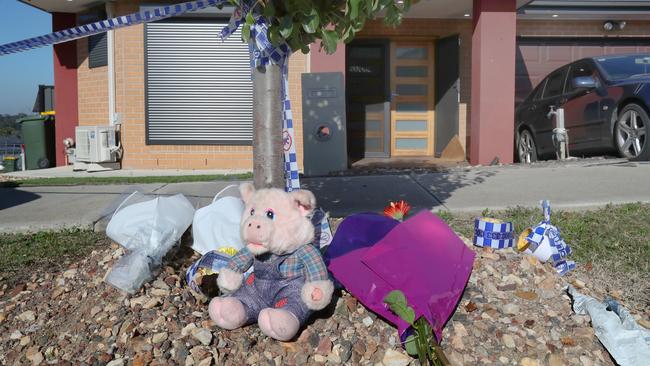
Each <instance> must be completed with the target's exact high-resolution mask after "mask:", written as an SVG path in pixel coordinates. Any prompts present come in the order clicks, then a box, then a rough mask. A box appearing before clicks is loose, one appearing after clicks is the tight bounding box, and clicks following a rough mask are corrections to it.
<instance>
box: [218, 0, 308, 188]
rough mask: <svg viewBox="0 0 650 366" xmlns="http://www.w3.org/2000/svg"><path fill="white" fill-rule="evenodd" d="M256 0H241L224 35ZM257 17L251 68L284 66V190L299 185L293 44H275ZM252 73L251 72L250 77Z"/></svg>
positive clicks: (234, 26) (239, 22)
mask: <svg viewBox="0 0 650 366" xmlns="http://www.w3.org/2000/svg"><path fill="white" fill-rule="evenodd" d="M253 4H255V1H251V0H242V1H241V2H240V8H241V10H239V9H238V10H237V11H235V13H233V15H232V17H231V18H230V21H229V23H228V25H227V26H226V27H224V28H223V29H222V30H221V38H222V39H225V38H228V37H229V36H230V35H231V34H233V33H234V32H235V31H236V30H237V28H239V26H240V25H241V24H242V22H243V15H244V14H247V13H248V11H249V9H250V8H251V6H252V5H253ZM253 19H254V20H255V22H254V24H253V26H251V39H250V41H249V43H248V47H249V52H250V58H251V69H252V68H256V67H264V66H266V65H269V64H275V65H280V67H281V68H282V100H281V102H282V145H283V152H284V170H285V179H286V182H285V190H286V191H287V192H291V191H294V190H298V189H300V179H299V177H298V155H297V153H296V138H295V133H294V129H293V115H292V113H291V100H290V98H289V56H290V55H291V52H292V51H291V48H289V45H287V44H286V43H281V44H279V45H278V46H274V45H273V44H272V43H271V41H270V40H269V39H268V37H267V29H268V26H267V24H266V19H265V18H264V17H263V16H261V14H254V15H253ZM252 75H253V73H252V72H251V77H252Z"/></svg>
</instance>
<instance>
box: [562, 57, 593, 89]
mask: <svg viewBox="0 0 650 366" xmlns="http://www.w3.org/2000/svg"><path fill="white" fill-rule="evenodd" d="M581 76H594V68H593V67H592V66H591V65H590V64H589V63H587V62H579V63H576V64H573V65H571V69H569V77H568V78H567V80H566V88H565V89H566V92H567V93H573V92H575V91H576V90H578V89H577V88H575V87H574V86H573V79H575V78H577V77H581Z"/></svg>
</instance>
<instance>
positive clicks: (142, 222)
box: [106, 192, 194, 294]
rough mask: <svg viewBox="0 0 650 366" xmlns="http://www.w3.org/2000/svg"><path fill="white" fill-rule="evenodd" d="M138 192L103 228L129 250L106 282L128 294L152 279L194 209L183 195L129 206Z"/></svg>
mask: <svg viewBox="0 0 650 366" xmlns="http://www.w3.org/2000/svg"><path fill="white" fill-rule="evenodd" d="M137 193H138V192H134V193H133V194H131V195H130V196H129V197H127V199H125V200H124V201H123V202H122V203H121V204H120V206H119V207H118V208H117V210H116V211H115V213H114V214H113V217H112V218H111V220H110V222H109V223H108V226H107V227H106V235H107V236H108V237H109V238H111V239H112V240H113V241H115V242H116V243H118V244H120V245H122V246H123V247H124V248H125V249H127V250H128V251H130V253H127V254H126V255H125V256H124V257H122V258H120V260H119V261H118V262H117V263H116V264H115V266H114V267H113V268H112V269H111V272H110V273H109V274H108V276H107V277H106V282H107V283H109V284H111V285H113V286H115V287H117V288H119V289H121V290H123V291H126V292H129V293H131V294H133V293H135V292H136V291H137V290H138V289H139V288H140V287H141V286H142V284H143V283H144V282H146V281H147V280H149V279H150V278H151V276H152V271H153V269H155V268H156V267H158V266H159V265H160V264H161V263H162V258H163V257H164V256H165V254H167V252H168V251H169V250H170V249H171V248H172V247H173V246H174V244H176V243H177V242H178V241H179V240H180V238H181V236H182V235H183V233H184V232H185V231H186V230H187V228H188V227H189V226H190V224H191V223H192V217H193V216H194V207H193V206H192V204H191V203H190V201H188V200H187V198H185V196H183V195H182V194H177V195H175V196H171V197H156V198H153V199H148V200H146V201H142V202H136V203H132V202H135V201H137V199H135V198H136V197H137V196H136V195H137Z"/></svg>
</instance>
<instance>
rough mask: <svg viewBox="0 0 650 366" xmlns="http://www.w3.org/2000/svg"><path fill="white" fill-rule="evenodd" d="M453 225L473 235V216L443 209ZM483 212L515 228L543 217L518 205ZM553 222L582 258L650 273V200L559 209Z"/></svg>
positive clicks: (446, 217)
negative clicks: (581, 208)
mask: <svg viewBox="0 0 650 366" xmlns="http://www.w3.org/2000/svg"><path fill="white" fill-rule="evenodd" d="M438 214H439V216H441V217H442V218H443V219H444V220H445V221H447V223H449V225H450V226H451V227H452V228H453V229H454V230H455V231H456V232H458V233H460V234H463V235H465V236H466V237H468V238H471V237H472V236H473V232H474V226H473V225H474V222H473V217H471V216H468V215H459V214H451V213H449V212H439V213H438ZM482 215H483V216H489V217H493V218H497V219H501V220H506V221H512V223H513V224H514V227H515V232H516V233H520V232H522V231H523V230H524V229H525V228H527V227H530V226H533V225H536V224H537V223H538V222H539V221H541V220H542V218H543V216H542V212H541V208H540V209H528V208H521V207H516V208H512V209H508V210H505V211H494V212H490V211H484V212H483V213H482ZM551 223H552V224H554V225H555V226H557V227H558V228H559V229H560V232H561V234H562V237H563V238H564V240H565V241H566V242H567V243H568V244H569V246H571V249H572V250H573V257H574V258H575V259H576V260H577V261H580V262H583V263H586V262H598V261H611V260H613V259H614V258H615V259H616V261H617V262H618V264H619V265H622V268H623V269H625V270H640V271H644V272H647V273H650V204H641V203H632V204H625V205H615V206H614V205H610V206H607V207H605V208H602V209H598V210H593V211H582V212H580V211H579V212H569V211H555V212H552V214H551Z"/></svg>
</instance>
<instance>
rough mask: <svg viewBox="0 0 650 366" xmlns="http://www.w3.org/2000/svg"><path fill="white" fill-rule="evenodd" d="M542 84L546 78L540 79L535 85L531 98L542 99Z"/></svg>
mask: <svg viewBox="0 0 650 366" xmlns="http://www.w3.org/2000/svg"><path fill="white" fill-rule="evenodd" d="M544 84H546V79H544V80H542V82H541V83H539V85H538V86H537V89H536V90H535V95H533V100H540V99H542V92H543V91H544Z"/></svg>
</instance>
